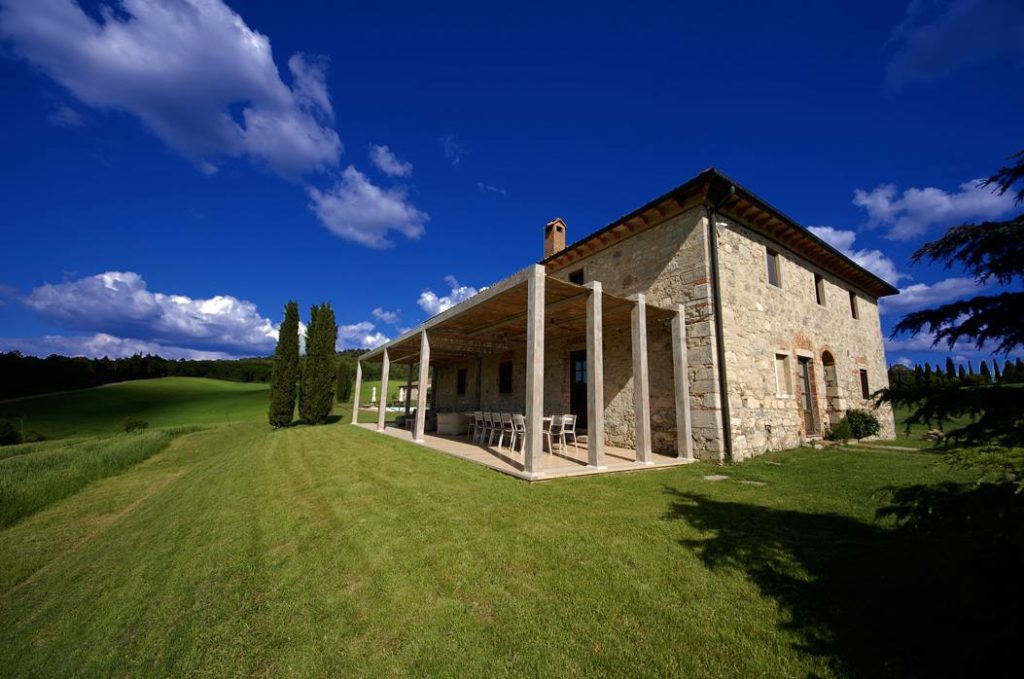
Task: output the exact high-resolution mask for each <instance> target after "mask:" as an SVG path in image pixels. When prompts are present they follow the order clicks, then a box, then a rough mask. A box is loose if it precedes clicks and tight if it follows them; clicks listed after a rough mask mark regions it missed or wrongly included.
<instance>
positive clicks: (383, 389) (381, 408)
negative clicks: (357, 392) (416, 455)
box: [377, 348, 391, 431]
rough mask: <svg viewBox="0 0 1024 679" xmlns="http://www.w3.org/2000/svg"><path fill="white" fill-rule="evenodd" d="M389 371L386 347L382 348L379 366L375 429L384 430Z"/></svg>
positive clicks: (389, 360)
mask: <svg viewBox="0 0 1024 679" xmlns="http://www.w3.org/2000/svg"><path fill="white" fill-rule="evenodd" d="M390 371H391V357H390V356H388V350H387V348H385V349H384V359H383V360H382V361H381V367H380V400H379V401H377V431H384V417H385V415H386V414H387V411H386V410H385V409H386V408H387V405H388V373H389V372H390Z"/></svg>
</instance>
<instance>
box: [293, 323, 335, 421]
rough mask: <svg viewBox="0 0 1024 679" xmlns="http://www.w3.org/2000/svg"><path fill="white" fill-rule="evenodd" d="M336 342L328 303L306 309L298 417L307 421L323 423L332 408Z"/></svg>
mask: <svg viewBox="0 0 1024 679" xmlns="http://www.w3.org/2000/svg"><path fill="white" fill-rule="evenodd" d="M337 342H338V326H337V324H336V323H335V322H334V310H333V309H332V308H331V305H330V304H326V303H325V304H321V305H320V306H318V307H317V306H314V307H312V309H310V321H309V327H308V328H307V329H306V361H305V363H303V365H302V390H301V392H300V394H299V416H300V417H301V418H302V419H303V420H305V421H306V423H307V424H324V423H326V422H327V418H328V417H329V416H330V414H331V409H332V408H333V407H334V384H335V381H336V380H337V374H336V372H335V367H334V362H335V355H336V349H335V345H336V344H337Z"/></svg>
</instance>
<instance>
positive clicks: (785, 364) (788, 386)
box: [775, 354, 793, 396]
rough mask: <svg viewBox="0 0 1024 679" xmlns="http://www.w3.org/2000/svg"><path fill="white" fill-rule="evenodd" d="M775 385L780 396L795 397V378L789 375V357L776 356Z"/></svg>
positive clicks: (784, 355)
mask: <svg viewBox="0 0 1024 679" xmlns="http://www.w3.org/2000/svg"><path fill="white" fill-rule="evenodd" d="M775 384H776V388H777V390H778V394H779V396H792V395H793V378H792V377H791V376H790V374H789V356H788V355H786V354H775Z"/></svg>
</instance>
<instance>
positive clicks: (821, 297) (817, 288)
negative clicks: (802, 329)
mask: <svg viewBox="0 0 1024 679" xmlns="http://www.w3.org/2000/svg"><path fill="white" fill-rule="evenodd" d="M814 299H815V300H817V302H818V304H820V305H821V306H825V278H824V277H823V276H822V275H821V274H820V273H816V274H814Z"/></svg>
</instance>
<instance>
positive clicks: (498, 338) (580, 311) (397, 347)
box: [359, 267, 675, 363]
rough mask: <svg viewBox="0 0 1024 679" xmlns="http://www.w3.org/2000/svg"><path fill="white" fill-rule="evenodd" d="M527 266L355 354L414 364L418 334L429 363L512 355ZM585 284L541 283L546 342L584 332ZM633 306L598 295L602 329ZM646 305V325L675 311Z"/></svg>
mask: <svg viewBox="0 0 1024 679" xmlns="http://www.w3.org/2000/svg"><path fill="white" fill-rule="evenodd" d="M532 269H533V268H532V267H529V268H527V269H524V270H522V271H520V272H518V273H516V274H514V275H513V276H510V277H509V278H506V279H505V280H503V281H501V282H499V283H496V284H495V285H493V286H491V287H489V288H487V289H486V290H483V291H482V292H480V293H478V294H476V295H475V296H473V297H471V298H469V299H467V300H465V301H464V302H461V303H459V304H457V305H455V306H453V307H452V308H450V309H448V310H447V311H443V312H441V313H439V314H437V315H436V316H433V317H432V318H430V319H428V320H427V321H426V322H425V323H423V325H421V326H419V327H417V328H414V329H412V330H410V331H409V332H406V333H404V334H403V335H401V336H399V337H397V338H395V339H393V340H391V341H390V342H388V343H386V344H383V345H381V346H379V347H377V348H376V349H373V350H372V351H368V352H367V353H365V354H363V355H362V356H360V357H359V358H360V360H363V361H365V360H374V359H379V358H382V357H383V353H384V349H385V348H386V349H387V350H388V358H389V360H390V361H391V362H392V363H417V362H418V361H419V355H420V332H421V331H423V330H426V331H427V335H428V337H429V339H430V360H431V362H438V363H440V362H450V361H458V360H462V359H466V358H472V357H476V356H483V355H487V354H494V353H501V352H504V351H512V350H515V349H520V348H522V347H524V346H525V342H526V319H527V306H528V298H527V280H528V277H529V274H530V273H531V272H532ZM589 294H590V289H589V288H588V287H586V286H582V285H576V284H574V283H568V282H566V281H562V280H559V279H556V278H551V277H550V276H546V277H545V280H544V336H545V339H546V340H549V339H552V340H557V339H561V338H566V337H572V338H583V337H584V336H585V333H586V330H587V310H586V302H587V295H589ZM634 304H635V302H633V301H631V300H628V299H625V298H623V297H618V296H615V295H610V294H608V293H603V295H602V306H603V323H604V326H605V327H616V326H628V325H629V322H630V313H631V311H632V309H633V305H634ZM646 306H647V320H648V323H655V322H660V321H668V320H670V319H671V318H672V316H673V314H674V313H675V312H674V311H670V310H668V309H663V308H661V307H658V306H653V305H650V304H648V305H646Z"/></svg>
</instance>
